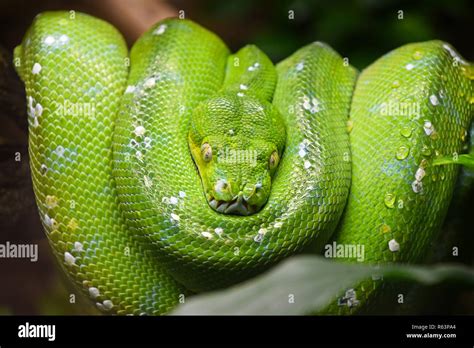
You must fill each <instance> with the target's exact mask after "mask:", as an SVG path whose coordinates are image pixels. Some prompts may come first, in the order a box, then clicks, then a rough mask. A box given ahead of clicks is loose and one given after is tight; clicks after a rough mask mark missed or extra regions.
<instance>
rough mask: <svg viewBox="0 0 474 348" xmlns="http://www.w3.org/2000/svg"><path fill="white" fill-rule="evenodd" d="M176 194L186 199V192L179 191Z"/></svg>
mask: <svg viewBox="0 0 474 348" xmlns="http://www.w3.org/2000/svg"><path fill="white" fill-rule="evenodd" d="M178 194H179V196H180V197H181V198H184V197H186V192H184V191H179V192H178Z"/></svg>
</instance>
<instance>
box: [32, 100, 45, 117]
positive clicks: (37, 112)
mask: <svg viewBox="0 0 474 348" xmlns="http://www.w3.org/2000/svg"><path fill="white" fill-rule="evenodd" d="M42 114H43V106H42V105H41V104H40V103H38V104H36V106H35V115H34V117H40V116H41V115H42Z"/></svg>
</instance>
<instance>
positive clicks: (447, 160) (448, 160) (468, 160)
mask: <svg viewBox="0 0 474 348" xmlns="http://www.w3.org/2000/svg"><path fill="white" fill-rule="evenodd" d="M444 164H461V165H463V166H465V167H467V168H469V169H474V152H472V153H469V154H464V155H459V156H457V157H440V158H436V159H435V160H434V161H433V165H435V166H440V165H444Z"/></svg>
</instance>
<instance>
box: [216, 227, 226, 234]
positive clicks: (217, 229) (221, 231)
mask: <svg viewBox="0 0 474 348" xmlns="http://www.w3.org/2000/svg"><path fill="white" fill-rule="evenodd" d="M214 232H216V234H217V235H218V236H220V235H221V234H222V233H223V232H224V230H223V229H222V228H221V227H217V228H215V229H214Z"/></svg>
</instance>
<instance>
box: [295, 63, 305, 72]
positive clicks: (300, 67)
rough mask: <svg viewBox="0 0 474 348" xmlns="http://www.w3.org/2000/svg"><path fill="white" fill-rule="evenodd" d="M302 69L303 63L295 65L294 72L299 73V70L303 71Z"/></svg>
mask: <svg viewBox="0 0 474 348" xmlns="http://www.w3.org/2000/svg"><path fill="white" fill-rule="evenodd" d="M303 68H304V63H303V62H299V63H298V64H297V65H296V71H301V70H303Z"/></svg>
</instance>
